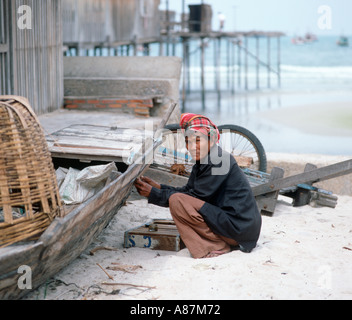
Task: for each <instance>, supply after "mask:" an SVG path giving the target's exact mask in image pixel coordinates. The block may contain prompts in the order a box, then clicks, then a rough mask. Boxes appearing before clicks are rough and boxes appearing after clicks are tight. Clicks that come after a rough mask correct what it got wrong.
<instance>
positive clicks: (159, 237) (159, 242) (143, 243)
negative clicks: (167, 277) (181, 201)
mask: <svg viewBox="0 0 352 320" xmlns="http://www.w3.org/2000/svg"><path fill="white" fill-rule="evenodd" d="M124 247H125V248H130V247H139V248H148V249H152V250H166V251H180V250H181V249H183V248H184V244H183V242H182V241H181V238H180V234H179V233H178V230H177V228H176V225H175V223H174V222H173V221H172V220H158V219H156V220H153V221H151V222H149V223H147V224H145V225H142V226H140V227H137V228H134V229H132V230H128V231H126V232H125V241H124Z"/></svg>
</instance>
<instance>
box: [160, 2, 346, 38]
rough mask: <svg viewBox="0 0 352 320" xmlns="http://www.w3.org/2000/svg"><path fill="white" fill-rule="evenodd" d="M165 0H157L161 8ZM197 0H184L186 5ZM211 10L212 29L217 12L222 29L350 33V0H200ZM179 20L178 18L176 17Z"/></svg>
mask: <svg viewBox="0 0 352 320" xmlns="http://www.w3.org/2000/svg"><path fill="white" fill-rule="evenodd" d="M166 2H167V0H161V5H160V8H161V9H165V8H166ZM182 2H183V0H169V8H170V10H174V11H176V12H177V13H181V12H182ZM201 2H202V1H201V0H193V1H192V0H185V5H186V11H188V5H190V4H201ZM203 3H204V4H209V5H211V6H212V9H213V29H214V30H218V29H219V20H218V13H219V12H222V13H223V14H225V16H226V22H225V28H224V31H234V30H237V31H250V30H263V31H282V32H284V33H286V34H287V35H289V36H293V35H304V34H305V33H306V32H312V33H314V34H317V35H347V36H349V35H352V0H204V1H203ZM178 19H180V18H178Z"/></svg>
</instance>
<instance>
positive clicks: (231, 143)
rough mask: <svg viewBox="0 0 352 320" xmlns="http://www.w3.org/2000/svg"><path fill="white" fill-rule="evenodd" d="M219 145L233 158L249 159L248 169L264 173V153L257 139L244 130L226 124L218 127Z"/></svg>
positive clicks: (265, 163) (265, 165)
mask: <svg viewBox="0 0 352 320" xmlns="http://www.w3.org/2000/svg"><path fill="white" fill-rule="evenodd" d="M218 129H219V131H220V142H219V145H220V147H221V148H222V149H223V150H226V151H227V152H229V153H231V154H232V155H233V156H235V157H239V158H242V157H243V158H245V159H246V158H247V159H251V162H252V164H251V165H250V166H249V168H250V169H253V170H258V171H262V172H266V169H267V160H266V153H265V150H264V147H263V145H262V143H261V142H260V141H259V139H258V138H257V137H256V136H255V135H254V134H253V133H252V132H251V131H249V130H247V129H246V128H243V127H240V126H237V125H233V124H228V125H221V126H219V127H218Z"/></svg>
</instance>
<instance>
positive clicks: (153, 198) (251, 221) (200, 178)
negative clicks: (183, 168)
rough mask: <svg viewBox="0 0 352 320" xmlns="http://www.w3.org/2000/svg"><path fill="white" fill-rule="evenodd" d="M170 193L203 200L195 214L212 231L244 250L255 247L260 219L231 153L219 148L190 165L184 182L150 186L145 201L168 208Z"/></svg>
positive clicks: (249, 191) (252, 198) (245, 181)
mask: <svg viewBox="0 0 352 320" xmlns="http://www.w3.org/2000/svg"><path fill="white" fill-rule="evenodd" d="M174 193H184V194H188V195H190V196H192V197H195V198H198V199H200V200H203V201H205V204H204V205H203V207H202V208H201V209H200V211H199V213H200V214H201V215H202V216H203V218H204V221H205V222H206V223H207V225H208V226H209V228H210V229H211V230H212V231H213V232H214V233H216V234H219V235H222V236H225V237H228V238H231V239H234V240H236V241H237V242H238V243H239V244H240V249H241V250H242V251H244V252H250V251H251V250H252V249H253V248H254V247H255V246H256V244H257V241H258V238H259V234H260V229H261V223H262V220H261V216H260V213H259V210H258V207H257V204H256V201H255V198H254V196H253V193H252V189H251V187H250V185H249V183H248V180H247V178H246V176H245V175H244V173H243V172H242V170H241V169H240V168H239V167H238V165H237V163H236V160H235V159H234V158H233V156H231V155H230V154H229V153H227V152H226V151H223V150H222V149H221V148H220V147H218V146H214V147H213V148H212V149H211V150H210V153H209V154H208V156H207V157H206V158H205V159H202V160H201V161H200V162H196V163H195V164H194V166H193V169H192V172H191V175H190V177H189V180H188V183H187V185H185V186H184V187H182V188H174V187H170V186H167V185H163V184H162V185H161V189H157V188H154V187H153V189H152V191H151V193H150V196H149V199H148V201H149V203H152V204H155V205H158V206H162V207H168V206H169V198H170V196H171V195H172V194H174Z"/></svg>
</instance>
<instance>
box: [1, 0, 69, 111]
mask: <svg viewBox="0 0 352 320" xmlns="http://www.w3.org/2000/svg"><path fill="white" fill-rule="evenodd" d="M1 3H2V5H1V6H0V14H3V16H0V18H1V21H4V20H3V19H5V21H6V19H8V21H7V22H6V23H8V24H6V25H5V24H3V23H2V22H0V43H1V41H3V42H4V43H5V45H4V46H3V49H7V50H3V51H4V52H3V53H2V54H1V56H0V62H1V66H0V73H1V74H0V81H1V84H0V94H2V95H3V94H15V95H21V96H24V97H27V98H28V99H29V101H30V103H31V105H32V107H33V109H34V111H35V112H36V113H37V114H43V113H46V112H50V111H53V110H55V109H58V108H60V107H61V106H62V103H63V53H62V10H61V4H62V3H61V0H45V1H43V0H1ZM23 6H28V7H29V8H30V10H28V8H26V7H23ZM29 27H31V29H29ZM0 51H1V47H0ZM4 81H6V83H5V82H4Z"/></svg>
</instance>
